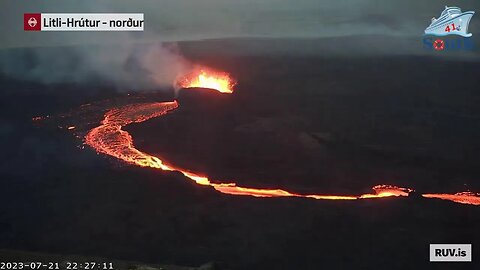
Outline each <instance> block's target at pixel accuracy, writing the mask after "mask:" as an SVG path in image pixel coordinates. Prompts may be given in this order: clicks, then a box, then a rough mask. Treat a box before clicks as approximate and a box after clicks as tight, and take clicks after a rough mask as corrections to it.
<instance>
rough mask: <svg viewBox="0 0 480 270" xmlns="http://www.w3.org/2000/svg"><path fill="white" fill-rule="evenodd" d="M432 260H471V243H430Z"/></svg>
mask: <svg viewBox="0 0 480 270" xmlns="http://www.w3.org/2000/svg"><path fill="white" fill-rule="evenodd" d="M430 261H431V262H471V261H472V245H471V244H430Z"/></svg>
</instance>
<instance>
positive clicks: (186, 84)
mask: <svg viewBox="0 0 480 270" xmlns="http://www.w3.org/2000/svg"><path fill="white" fill-rule="evenodd" d="M177 85H179V86H180V87H182V88H191V87H202V88H211V89H214V90H217V91H219V92H222V93H232V92H233V86H234V82H233V80H232V79H231V78H230V76H229V75H228V74H226V73H213V74H211V73H207V72H206V71H205V70H201V71H199V72H196V73H192V74H190V75H189V76H186V77H184V78H182V79H180V80H179V81H178V82H177ZM178 106H179V104H178V102H177V101H171V102H154V103H137V104H130V105H127V106H123V107H119V108H114V109H111V110H109V111H108V112H106V113H105V115H104V119H103V121H102V122H101V125H100V126H98V127H96V128H93V129H92V130H90V131H89V132H88V134H87V135H86V136H85V143H86V144H88V145H89V146H91V147H93V148H94V149H95V150H96V151H97V152H99V153H103V154H107V155H110V156H113V157H116V158H118V159H121V160H123V161H125V162H128V163H130V164H135V165H138V166H142V167H152V168H157V169H161V170H165V171H178V172H180V173H182V174H183V175H184V176H185V177H187V178H188V179H190V180H193V181H194V182H195V183H197V184H199V185H206V186H211V187H213V188H214V189H215V190H217V191H219V192H221V193H225V194H231V195H248V196H254V197H302V198H312V199H322V200H357V199H375V198H384V197H406V196H408V195H409V194H410V193H411V192H412V191H413V190H412V189H408V188H401V187H396V186H391V185H377V186H375V187H373V193H371V194H370V193H369V194H361V195H357V196H351V195H321V194H297V193H292V192H289V191H287V190H283V189H260V188H252V187H241V186H238V185H237V184H236V183H233V182H221V181H215V182H211V181H210V179H209V178H208V177H207V176H204V175H201V174H197V173H194V172H191V171H189V170H187V169H182V168H179V167H177V166H175V165H172V164H169V163H168V162H166V161H165V160H164V159H162V158H160V157H157V156H153V155H150V154H147V153H145V152H142V151H140V150H138V149H136V148H135V146H134V144H133V138H132V136H131V135H130V134H129V133H128V132H126V131H124V130H122V127H124V126H126V125H128V124H131V123H139V122H143V121H147V120H149V119H151V118H155V117H159V116H162V115H165V114H167V113H168V112H170V111H172V110H175V109H176V108H178ZM423 196H424V197H425V198H440V199H446V200H451V201H454V202H459V203H465V204H473V205H480V197H479V195H478V194H473V193H457V194H424V195H423Z"/></svg>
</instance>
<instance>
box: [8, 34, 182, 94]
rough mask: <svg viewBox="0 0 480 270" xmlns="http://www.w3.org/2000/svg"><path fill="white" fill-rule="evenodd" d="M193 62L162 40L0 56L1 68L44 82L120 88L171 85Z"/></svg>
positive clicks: (16, 52)
mask: <svg viewBox="0 0 480 270" xmlns="http://www.w3.org/2000/svg"><path fill="white" fill-rule="evenodd" d="M189 66H190V64H189V63H188V61H187V60H185V59H184V58H183V57H182V56H181V55H180V54H179V53H177V50H176V48H175V47H174V46H166V45H164V44H162V43H160V42H156V43H153V44H152V43H148V44H129V43H126V44H120V45H116V46H106V45H96V46H91V45H90V46H73V47H61V48H35V49H29V50H23V49H21V50H13V51H10V53H7V54H4V55H2V57H0V72H2V73H3V74H5V75H7V76H10V77H13V78H21V79H23V80H30V81H35V82H41V83H46V84H49V83H89V82H92V81H100V82H103V83H109V84H113V85H114V86H115V87H116V88H117V89H118V90H120V91H124V90H128V91H131V90H158V89H159V88H165V87H171V86H172V82H173V81H174V79H175V77H176V76H178V74H182V73H185V72H186V71H187V70H188V68H189Z"/></svg>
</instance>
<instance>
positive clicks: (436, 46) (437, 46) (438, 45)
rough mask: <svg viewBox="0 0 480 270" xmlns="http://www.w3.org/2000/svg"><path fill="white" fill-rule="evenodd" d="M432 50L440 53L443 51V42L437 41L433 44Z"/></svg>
mask: <svg viewBox="0 0 480 270" xmlns="http://www.w3.org/2000/svg"><path fill="white" fill-rule="evenodd" d="M433 48H434V49H435V50H437V51H442V50H443V49H445V42H444V41H443V40H441V39H437V40H435V42H433Z"/></svg>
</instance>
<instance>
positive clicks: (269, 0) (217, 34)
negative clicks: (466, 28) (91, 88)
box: [0, 0, 480, 48]
mask: <svg viewBox="0 0 480 270" xmlns="http://www.w3.org/2000/svg"><path fill="white" fill-rule="evenodd" d="M33 2H34V1H17V0H4V1H2V2H1V4H0V5H1V8H0V25H1V32H2V39H1V40H0V47H3V48H5V47H19V46H20V47H23V46H31V45H33V44H35V45H37V46H38V45H42V46H44V45H62V44H79V43H99V42H112V41H113V42H115V41H125V40H134V41H139V40H161V41H177V40H191V39H208V38H222V37H330V36H348V35H365V34H379V35H393V36H421V35H422V33H423V30H424V29H425V27H426V26H427V25H428V24H429V22H430V18H432V17H433V16H435V17H438V16H439V15H440V12H441V11H442V10H443V7H444V6H445V5H449V6H450V5H455V6H459V7H461V8H462V9H463V10H464V11H466V10H474V11H476V10H477V8H478V7H480V2H479V1H477V0H463V1H447V2H444V1H431V0H430V1H428V0H427V1H419V0H396V1H393V0H261V1H260V0H163V1H162V0H159V1H153V0H136V1H127V0H121V1H112V0H108V1H72V0H69V1H65V0H44V1H35V2H34V3H33ZM25 12H141V13H145V21H146V22H145V24H146V26H145V32H143V33H135V34H132V33H126V32H122V33H118V32H117V33H112V32H109V33H105V32H103V33H92V32H87V33H79V32H73V33H61V32H53V33H46V32H43V33H31V32H27V33H25V32H23V13H25ZM476 16H478V15H475V16H474V17H473V19H472V23H471V25H470V31H471V32H473V33H474V35H475V32H478V31H479V30H480V19H478V18H476ZM479 33H480V32H479Z"/></svg>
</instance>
